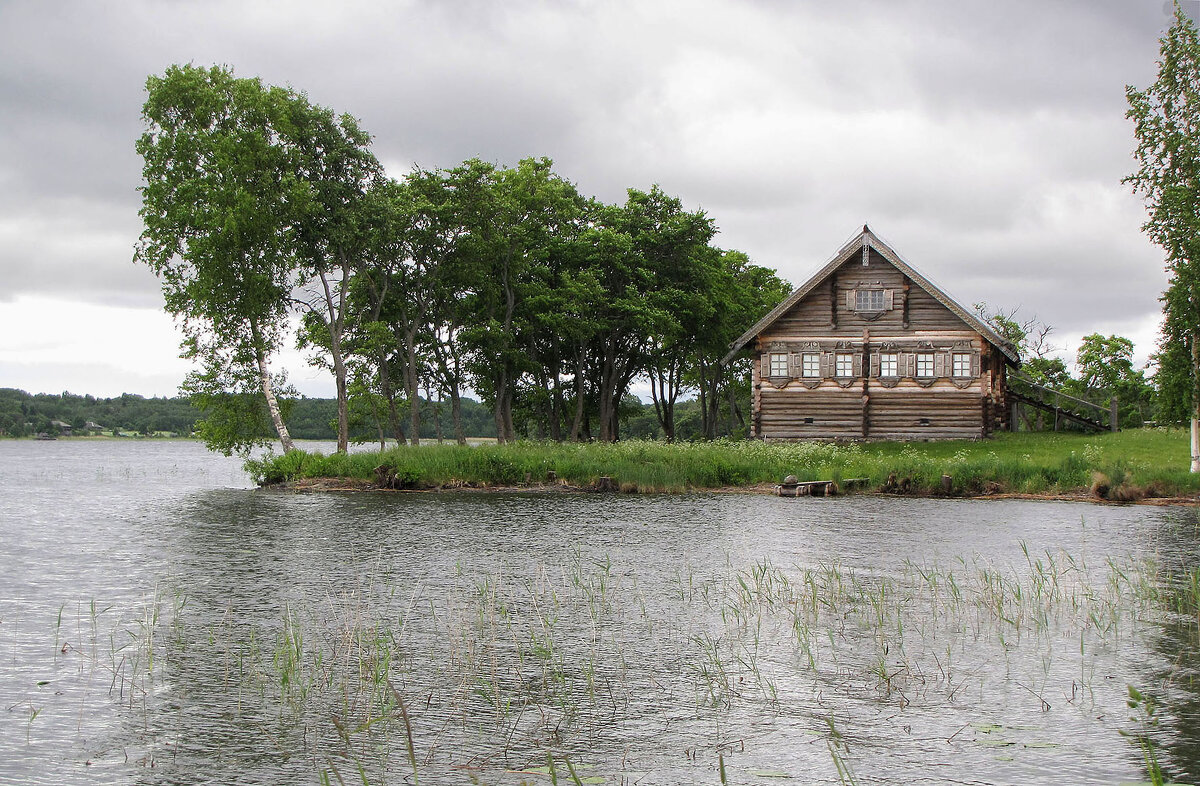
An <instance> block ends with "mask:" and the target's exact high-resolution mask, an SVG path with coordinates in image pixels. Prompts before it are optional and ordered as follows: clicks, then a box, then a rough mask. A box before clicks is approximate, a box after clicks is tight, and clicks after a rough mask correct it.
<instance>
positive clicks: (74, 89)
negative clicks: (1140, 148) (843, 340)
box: [0, 0, 1195, 396]
mask: <svg viewBox="0 0 1200 786" xmlns="http://www.w3.org/2000/svg"><path fill="white" fill-rule="evenodd" d="M1191 2H1192V4H1193V5H1195V2H1194V0H1191ZM1169 24H1170V16H1169V13H1168V10H1167V8H1166V7H1165V6H1164V3H1163V0H1061V1H1060V0H1033V1H1032V2H1019V1H1017V2H1013V1H1010V0H1006V1H1005V2H995V1H994V0H987V1H986V2H971V1H969V0H939V1H937V2H932V1H931V2H904V1H903V0H888V1H887V2H883V1H882V0H880V1H878V2H836V3H832V2H825V1H820V2H818V1H813V2H784V0H760V1H759V2H752V1H750V0H740V1H738V0H730V1H729V2H720V1H716V0H714V1H711V2H658V1H657V0H656V1H655V2H634V1H632V0H631V1H630V2H607V1H605V2H600V1H597V2H588V1H586V0H581V1H580V2H519V1H518V0H506V1H505V2H490V1H487V2H485V1H481V2H439V3H433V2H428V3H426V2H382V1H380V2H363V3H355V2H338V3H322V2H312V3H299V2H255V1H254V0H237V1H236V2H214V1H213V0H203V1H202V2H200V1H196V2H190V1H187V0H172V1H171V2H120V3H101V2H65V1H64V0H55V2H42V1H41V0H31V1H30V2H24V1H22V0H0V387H17V388H22V389H25V390H27V391H30V392H51V393H58V392H61V391H63V390H70V391H72V392H75V393H92V394H95V395H100V396H112V395H118V394H120V393H122V392H131V393H140V394H143V395H174V394H175V393H176V389H177V387H178V385H179V383H180V381H181V380H182V378H183V376H184V374H185V373H186V372H187V369H188V365H187V364H186V363H185V362H184V361H182V360H180V359H179V358H178V357H177V355H178V336H177V334H176V333H175V330H174V327H173V324H172V322H171V319H170V318H169V317H168V316H166V315H165V314H164V313H163V312H162V296H161V293H160V290H159V285H158V282H157V280H156V279H155V278H154V276H153V274H152V273H150V271H149V270H148V269H147V268H144V267H141V266H138V265H135V264H134V263H133V262H132V261H131V260H132V249H133V245H134V243H135V241H136V239H137V236H138V234H139V232H140V230H141V225H140V221H139V219H138V215H137V212H138V208H139V206H140V196H139V194H138V191H137V188H138V185H139V184H140V182H141V160H140V158H139V157H138V155H137V154H136V152H135V151H134V141H135V140H136V138H137V137H138V135H139V134H140V133H141V131H142V127H143V126H142V120H141V117H140V112H141V106H142V103H143V101H144V100H145V82H146V77H147V76H148V75H150V74H161V73H162V72H163V71H164V70H165V69H166V67H167V66H169V65H170V64H172V63H194V64H197V65H205V66H207V65H212V64H225V65H228V66H231V67H232V68H233V69H234V71H235V73H236V74H237V75H238V76H259V77H262V79H263V80H264V81H266V82H268V83H272V84H288V85H291V86H292V87H294V88H296V89H299V90H303V91H306V92H307V93H308V95H309V97H310V99H311V100H313V101H314V102H316V103H319V104H323V105H326V106H329V107H332V108H333V109H335V110H337V111H338V112H349V113H350V114H353V115H355V116H356V117H358V118H359V119H360V120H361V121H362V123H363V125H364V127H365V128H366V129H367V130H368V131H370V132H371V133H372V134H373V135H374V136H375V142H374V149H375V152H376V154H377V155H378V157H379V158H380V160H382V161H383V162H384V164H385V165H386V166H387V168H388V171H389V173H390V174H392V175H394V176H397V177H399V176H402V175H403V174H404V173H405V172H407V171H408V170H409V169H410V168H411V167H412V166H413V165H414V164H419V165H421V166H423V167H427V168H433V167H450V166H454V165H456V164H458V163H459V162H461V161H462V160H463V159H465V158H469V157H479V158H482V159H485V160H489V161H494V162H497V163H500V164H505V165H510V164H514V163H515V162H517V161H518V160H520V159H521V158H524V157H526V156H548V157H550V158H552V159H554V161H555V169H556V171H557V172H558V173H559V174H561V175H562V176H564V177H566V178H568V179H570V180H572V181H574V182H575V183H576V184H577V185H578V187H579V189H580V191H581V192H583V193H585V194H590V195H594V196H597V197H599V198H601V199H603V200H606V201H610V202H618V201H623V199H624V192H625V189H626V188H629V187H636V188H642V189H647V188H649V187H650V186H651V185H652V184H654V183H658V184H659V185H661V186H662V187H663V188H664V189H665V190H666V191H667V192H668V193H671V194H674V195H677V196H679V197H680V198H682V199H683V201H684V204H685V206H687V207H688V208H689V209H696V208H701V209H703V210H705V211H706V212H707V213H708V215H709V216H710V217H711V218H712V219H714V221H715V222H716V224H717V226H718V227H719V228H720V235H719V236H718V238H717V240H716V241H715V242H716V243H717V244H718V245H720V246H721V247H723V248H736V249H740V250H742V251H745V252H746V253H748V254H749V255H750V257H751V258H752V259H753V260H754V261H755V262H757V263H758V264H762V265H767V266H769V267H772V268H775V269H776V270H778V271H779V273H780V275H781V276H783V277H784V278H785V279H787V280H789V281H791V282H792V284H793V285H796V286H798V285H800V284H801V283H803V282H804V280H805V279H807V278H808V276H809V275H811V274H812V273H814V272H816V270H817V269H818V268H819V267H820V266H821V265H823V264H824V263H825V262H826V261H827V260H828V258H829V257H830V256H831V255H832V254H833V252H834V251H835V250H837V248H838V246H840V245H841V244H842V243H843V242H844V241H845V240H846V239H848V237H849V236H850V235H851V234H853V233H854V232H855V231H856V229H858V228H860V227H861V225H862V224H863V223H864V222H867V223H869V224H870V225H871V228H872V229H873V230H874V231H876V232H877V233H878V234H879V235H880V236H881V237H883V238H884V239H885V240H887V241H888V242H889V243H890V244H891V245H892V246H893V247H894V248H895V249H896V250H897V251H898V252H899V253H900V254H901V255H902V256H904V257H905V258H906V259H907V260H908V261H909V262H910V263H912V264H913V265H914V266H915V267H916V268H917V269H918V270H920V271H922V272H923V273H924V274H926V276H928V277H929V278H930V279H932V280H933V281H935V282H937V283H938V285H939V286H941V287H942V288H943V289H945V290H946V291H947V292H948V293H949V294H950V295H951V296H952V297H954V298H956V299H957V300H959V302H961V303H963V304H964V305H966V306H968V307H970V305H971V304H972V303H975V302H978V301H986V302H988V303H989V304H992V305H993V306H996V307H1002V308H1004V309H1006V310H1009V309H1013V308H1018V307H1019V308H1020V315H1021V316H1026V317H1034V316H1036V317H1037V318H1038V319H1040V320H1042V321H1044V322H1046V323H1048V324H1051V325H1053V326H1054V327H1055V332H1054V334H1052V339H1054V340H1055V342H1056V343H1057V344H1058V345H1059V346H1061V347H1063V348H1064V354H1066V355H1067V356H1069V357H1071V358H1073V357H1074V352H1075V349H1076V348H1077V346H1078V341H1079V338H1080V337H1081V336H1083V335H1085V334H1087V333H1092V332H1097V331H1099V332H1101V333H1104V334H1109V333H1117V334H1121V335H1125V336H1129V337H1130V338H1133V339H1134V340H1135V342H1136V344H1137V352H1138V355H1139V358H1141V359H1143V360H1144V358H1145V357H1146V356H1147V355H1149V353H1150V352H1152V351H1153V349H1154V343H1155V340H1156V336H1157V330H1158V320H1159V313H1160V304H1159V302H1158V296H1159V294H1160V293H1161V291H1162V289H1163V288H1164V285H1165V282H1166V278H1165V274H1164V273H1163V266H1162V254H1161V252H1160V251H1159V250H1158V249H1157V248H1156V247H1154V246H1152V245H1151V244H1150V243H1149V242H1148V241H1147V240H1146V238H1145V237H1144V235H1143V234H1142V233H1141V231H1140V227H1141V224H1142V222H1143V221H1144V220H1145V211H1144V208H1143V206H1142V203H1141V201H1140V199H1138V198H1137V197H1134V196H1133V195H1132V194H1130V193H1129V189H1128V188H1127V187H1126V186H1123V185H1121V182H1120V180H1121V178H1122V176H1124V175H1126V174H1128V173H1129V172H1130V171H1131V169H1132V167H1133V160H1132V157H1131V151H1132V149H1133V138H1132V126H1131V124H1130V123H1129V121H1127V120H1126V119H1125V117H1124V115H1125V108H1126V103H1125V92H1124V91H1125V85H1127V84H1133V85H1136V86H1138V87H1145V86H1146V85H1147V84H1149V83H1150V82H1151V81H1153V79H1154V75H1155V67H1156V66H1155V63H1156V60H1157V57H1158V39H1159V37H1160V36H1161V35H1162V33H1163V31H1164V30H1165V29H1166V27H1167V26H1169ZM278 362H279V364H280V365H281V366H283V367H286V368H287V369H288V372H289V375H290V378H291V381H292V382H293V384H295V385H296V387H297V388H299V389H300V390H301V391H302V392H304V393H306V394H308V395H313V396H332V395H333V383H332V379H330V378H327V377H326V376H325V374H324V373H323V372H319V371H317V370H315V369H312V368H309V367H307V366H306V365H305V363H304V361H303V358H302V356H301V355H299V354H298V353H291V354H290V355H287V356H285V357H283V358H281V359H280V360H279V361H278Z"/></svg>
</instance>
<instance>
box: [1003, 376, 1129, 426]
mask: <svg viewBox="0 0 1200 786" xmlns="http://www.w3.org/2000/svg"><path fill="white" fill-rule="evenodd" d="M1008 397H1009V400H1010V402H1011V403H1012V406H1013V413H1012V420H1011V426H1010V428H1014V429H1015V427H1016V416H1017V407H1018V406H1020V405H1025V406H1029V407H1033V408H1035V409H1040V410H1042V411H1044V412H1050V413H1052V414H1053V415H1054V430H1055V431H1057V430H1058V426H1059V424H1060V423H1061V422H1062V421H1069V422H1071V423H1075V424H1076V425H1079V426H1083V427H1084V428H1090V429H1094V430H1096V431H1118V430H1119V429H1120V425H1119V422H1120V421H1119V418H1118V415H1117V404H1118V402H1117V397H1116V395H1113V397H1112V399H1111V400H1110V401H1109V403H1108V404H1107V405H1105V404H1097V403H1096V402H1094V401H1088V400H1087V399H1083V398H1079V397H1078V396H1072V395H1071V394H1069V393H1064V392H1063V391H1061V390H1056V389H1054V388H1052V387H1047V386H1046V385H1042V384H1039V383H1037V382H1034V381H1033V380H1032V379H1030V378H1029V377H1026V376H1025V375H1023V374H1010V375H1009V377H1008Z"/></svg>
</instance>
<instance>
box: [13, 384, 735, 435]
mask: <svg viewBox="0 0 1200 786" xmlns="http://www.w3.org/2000/svg"><path fill="white" fill-rule="evenodd" d="M281 404H282V409H283V410H284V413H285V417H286V420H287V425H288V428H289V429H290V430H291V433H292V434H293V436H295V437H297V438H298V439H322V440H333V439H336V438H337V400H336V399H331V398H304V397H302V398H296V399H291V400H284V401H282V402H281ZM449 410H450V407H449V406H448V405H446V404H442V405H439V404H438V403H437V402H433V401H425V400H424V399H422V404H421V414H422V418H421V438H422V439H437V438H438V436H439V434H438V427H439V424H440V426H441V436H442V437H443V438H446V439H453V438H454V430H453V423H452V421H451V416H450V411H449ZM199 418H200V411H199V410H198V409H196V408H195V407H194V406H192V404H191V402H190V401H189V400H188V398H187V397H184V396H178V397H175V398H166V397H161V398H156V397H152V398H146V397H144V396H138V395H134V394H132V393H126V394H124V395H121V396H117V397H115V398H96V397H95V396H89V395H82V396H81V395H76V394H74V393H61V394H50V393H36V394H31V393H26V392H25V391H23V390H16V389H14V388H0V437H30V436H34V435H35V434H39V433H40V434H48V435H53V436H58V435H59V434H60V433H61V429H59V428H58V427H56V426H54V425H53V423H54V421H59V422H61V423H69V424H70V425H71V431H72V434H76V435H85V434H90V433H97V432H94V431H88V429H87V428H86V427H87V424H88V423H94V424H96V425H97V426H99V427H100V429H99V430H98V433H111V432H122V433H125V434H137V435H142V436H152V435H160V436H161V435H166V434H171V435H174V436H185V437H186V436H190V435H191V434H192V432H193V431H194V430H195V427H196V421H197V420H198V419H199ZM621 420H622V423H623V425H624V429H623V431H624V433H625V434H626V435H627V436H629V437H634V438H643V439H656V438H661V437H662V436H663V435H662V429H661V427H660V426H659V424H658V420H657V418H656V417H655V414H654V407H653V406H651V405H649V404H641V403H640V402H638V400H637V399H636V398H635V397H632V396H630V397H627V399H625V400H623V401H622V411H621ZM462 422H463V430H464V431H465V432H466V434H467V436H468V437H470V438H475V439H487V438H494V437H495V436H496V422H495V420H494V418H493V417H492V411H491V409H490V408H488V407H486V406H484V405H483V404H481V403H479V402H478V401H475V400H474V399H471V398H465V397H464V398H463V399H462ZM531 425H532V424H531ZM678 427H679V437H680V438H683V439H698V438H700V437H701V435H702V433H703V432H702V423H701V413H700V407H699V403H698V402H696V401H694V400H693V401H685V402H681V403H680V409H679V426H678ZM724 431H725V429H722V432H724ZM532 433H533V432H531V435H532ZM351 435H352V439H354V440H355V441H357V442H371V441H377V440H378V439H379V434H378V427H377V425H376V424H375V422H374V421H373V420H371V419H361V420H358V421H356V422H352V427H351ZM263 436H264V437H266V438H271V437H273V436H274V435H273V434H271V433H269V432H267V433H264V434H263Z"/></svg>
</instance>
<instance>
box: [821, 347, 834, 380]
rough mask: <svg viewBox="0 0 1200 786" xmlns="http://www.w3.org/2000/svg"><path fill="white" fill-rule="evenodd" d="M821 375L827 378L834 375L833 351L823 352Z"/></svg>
mask: <svg viewBox="0 0 1200 786" xmlns="http://www.w3.org/2000/svg"><path fill="white" fill-rule="evenodd" d="M821 376H822V377H825V378H826V379H828V378H829V377H832V376H833V354H832V353H831V352H822V353H821Z"/></svg>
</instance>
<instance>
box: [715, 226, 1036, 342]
mask: <svg viewBox="0 0 1200 786" xmlns="http://www.w3.org/2000/svg"><path fill="white" fill-rule="evenodd" d="M864 246H870V247H871V248H873V249H875V251H877V252H878V253H879V255H880V256H882V257H883V258H884V259H886V260H887V261H888V262H890V263H892V264H893V265H895V266H896V267H897V268H898V269H899V270H900V271H901V272H902V273H904V274H905V275H906V276H908V277H909V279H911V280H912V281H913V283H915V284H916V285H917V286H919V287H921V288H922V289H923V290H925V291H926V292H928V293H929V294H930V295H931V296H932V297H933V298H934V299H936V300H937V301H938V302H939V303H941V304H942V305H943V306H945V307H946V308H948V309H950V311H952V312H953V313H954V315H955V316H957V317H958V318H959V319H961V320H962V321H963V322H966V323H967V325H969V326H970V327H971V329H972V330H975V331H976V332H978V333H979V334H980V335H981V336H983V337H984V339H986V340H987V341H988V342H989V343H991V344H992V345H993V346H994V347H996V348H997V349H999V350H1000V351H1001V352H1002V353H1004V356H1005V357H1006V358H1008V360H1009V361H1010V362H1011V363H1012V364H1013V365H1017V364H1019V363H1020V362H1021V359H1020V355H1019V354H1018V353H1017V349H1016V347H1014V346H1013V345H1012V344H1011V343H1009V342H1008V341H1007V340H1006V339H1004V338H1002V337H1001V336H1000V334H998V333H997V332H996V331H995V330H993V329H992V328H991V326H989V325H988V324H987V323H986V322H984V321H983V320H982V319H980V318H979V317H977V316H976V315H974V314H972V313H971V312H970V311H968V310H967V309H965V308H963V307H962V306H961V305H959V304H958V302H957V301H956V300H954V298H952V297H950V296H949V295H947V294H946V293H945V292H943V291H942V289H941V288H940V287H938V286H936V285H935V284H934V283H933V282H932V281H930V280H929V279H928V278H926V277H925V276H923V275H921V274H920V273H919V272H917V270H916V269H915V268H913V266H912V265H910V264H908V263H907V262H905V261H904V259H903V257H901V256H900V255H899V254H897V253H896V251H895V250H894V249H893V248H892V247H891V246H889V245H888V244H887V243H885V242H883V241H882V240H880V239H879V236H878V235H876V234H875V233H874V232H872V231H871V228H870V227H868V226H867V225H866V224H864V225H863V228H862V232H859V233H858V234H857V235H855V236H854V238H853V239H851V240H850V242H848V243H846V245H844V246H842V247H841V248H840V249H838V252H837V253H836V254H834V255H833V258H832V259H830V260H829V261H828V262H827V263H825V266H824V267H822V268H821V269H820V270H818V271H817V273H816V275H814V276H813V277H812V278H810V279H809V280H808V281H806V282H805V283H804V284H802V285H801V286H800V288H799V289H797V290H796V291H795V292H793V293H792V294H790V295H788V296H787V297H786V298H784V300H783V302H782V303H780V304H779V305H778V306H776V307H775V308H773V309H771V311H770V313H768V314H767V315H766V316H765V317H763V318H762V319H760V320H758V322H756V323H755V324H754V327H752V328H750V329H749V330H747V331H746V332H745V333H743V334H742V335H741V337H740V338H738V340H737V341H734V342H733V343H732V344H730V345H729V354H727V355H726V356H725V357H724V358H723V359H722V360H721V363H722V364H725V363H728V362H729V361H730V360H732V359H733V357H734V355H736V354H737V353H738V352H740V351H741V350H742V348H743V347H745V346H746V344H748V343H750V342H751V341H752V340H753V339H754V337H755V336H757V335H758V334H760V333H762V332H763V331H764V330H766V329H767V328H769V327H770V326H771V325H772V324H774V322H775V320H777V319H779V318H780V317H781V316H783V315H784V314H785V313H787V311H788V310H789V309H790V308H791V307H792V306H794V305H796V304H797V303H799V302H800V301H801V300H803V299H804V297H805V296H806V295H808V293H809V292H812V291H813V290H814V289H816V288H817V286H818V285H819V284H821V283H822V282H823V281H825V279H827V278H829V276H830V275H832V274H833V272H834V271H835V270H837V269H838V268H839V267H841V266H842V265H843V264H845V263H846V262H847V261H848V260H849V259H850V257H851V256H853V255H855V254H860V253H862V249H863V247H864Z"/></svg>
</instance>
